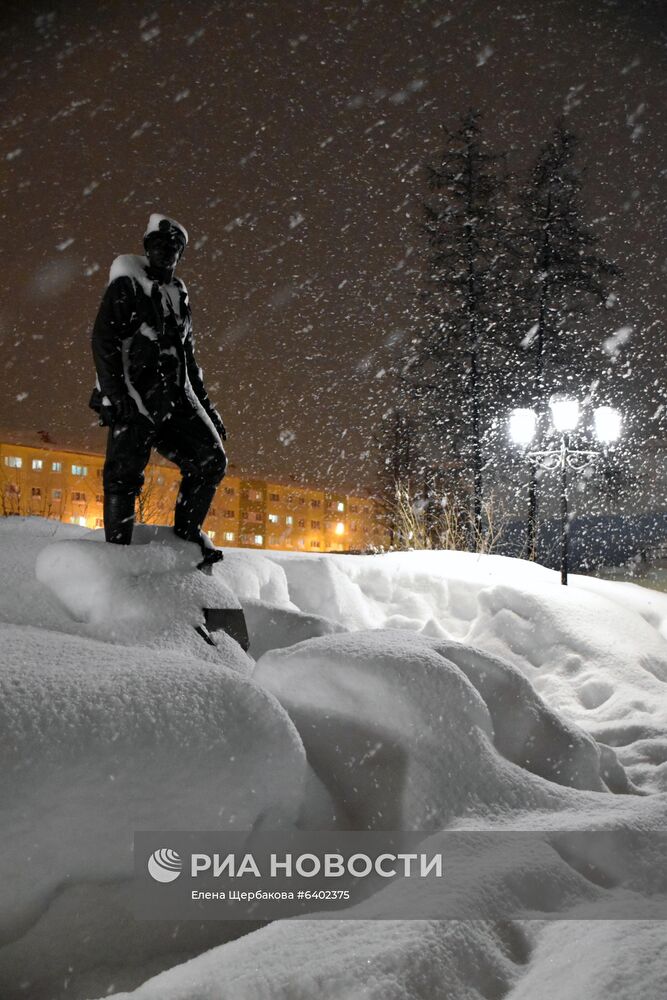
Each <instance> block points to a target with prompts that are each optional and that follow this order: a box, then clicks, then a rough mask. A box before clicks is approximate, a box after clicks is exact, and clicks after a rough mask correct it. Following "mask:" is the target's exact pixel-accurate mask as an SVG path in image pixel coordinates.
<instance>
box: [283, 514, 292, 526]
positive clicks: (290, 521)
mask: <svg viewBox="0 0 667 1000" xmlns="http://www.w3.org/2000/svg"><path fill="white" fill-rule="evenodd" d="M285 524H294V518H293V517H292V515H291V514H288V515H287V517H286V518H285Z"/></svg>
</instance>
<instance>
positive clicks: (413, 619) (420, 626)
mask: <svg viewBox="0 0 667 1000" xmlns="http://www.w3.org/2000/svg"><path fill="white" fill-rule="evenodd" d="M269 558H271V559H272V560H273V561H276V562H277V563H278V564H279V565H280V566H281V567H282V568H283V569H284V571H285V575H286V577H287V582H288V587H289V594H290V598H291V599H292V601H294V603H295V604H297V605H298V607H299V608H300V609H301V611H304V612H306V613H309V614H323V615H326V616H328V617H330V618H333V619H334V620H336V621H339V622H341V623H342V624H345V625H346V627H348V628H354V629H363V628H396V629H402V630H408V631H411V632H416V633H420V634H421V635H425V636H430V637H433V638H441V639H444V640H457V641H460V642H462V643H464V644H466V645H471V646H475V647H477V648H478V649H481V650H484V651H486V652H487V653H489V654H491V655H493V656H496V657H497V658H499V659H500V660H503V661H505V662H508V663H511V664H513V665H514V666H515V667H517V668H518V669H519V670H520V671H521V672H522V673H523V674H525V676H526V677H527V678H528V679H529V680H530V682H531V684H532V685H533V687H534V688H535V689H536V691H537V692H538V693H539V694H540V695H541V696H542V698H543V699H544V701H545V702H546V703H547V704H549V705H550V706H551V707H552V708H553V709H554V710H555V711H556V712H557V713H558V714H559V715H560V716H561V717H563V716H565V717H566V718H568V719H570V720H571V721H573V722H575V723H576V724H577V725H579V726H580V727H581V728H582V729H585V730H586V731H587V732H589V733H590V734H591V735H593V736H594V737H595V739H596V740H598V741H599V742H600V743H601V744H605V745H610V746H612V747H614V748H616V752H617V755H618V758H619V759H620V761H621V763H622V764H623V765H624V767H625V768H626V770H627V772H628V774H629V775H630V777H631V779H632V780H633V781H634V782H635V783H636V784H637V785H639V786H641V787H644V788H646V789H649V790H653V789H656V790H660V789H663V790H665V791H667V743H665V740H664V735H665V733H667V640H666V636H667V597H666V596H665V595H663V594H656V593H654V592H652V591H650V590H647V589H645V588H640V587H637V586H634V585H632V584H617V583H610V582H608V581H605V580H595V579H593V578H590V577H577V576H573V577H571V578H570V586H568V587H563V586H561V584H560V578H559V574H557V573H554V572H553V571H552V570H548V569H545V568H544V567H543V566H539V565H537V564H536V563H531V562H526V561H525V560H520V559H509V558H506V557H503V556H488V555H477V554H475V553H468V552H447V551H433V552H394V553H387V554H385V555H378V556H335V555H329V556H318V555H308V556H299V555H291V554H287V553H271V554H270V556H269ZM611 766H612V768H613V766H614V765H613V759H612V760H611Z"/></svg>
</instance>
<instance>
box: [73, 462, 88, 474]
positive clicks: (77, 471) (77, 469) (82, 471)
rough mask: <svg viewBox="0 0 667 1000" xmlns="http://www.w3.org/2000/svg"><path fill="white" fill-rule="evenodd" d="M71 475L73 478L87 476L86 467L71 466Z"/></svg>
mask: <svg viewBox="0 0 667 1000" xmlns="http://www.w3.org/2000/svg"><path fill="white" fill-rule="evenodd" d="M72 475H73V476H87V475H88V466H87V465H73V466H72Z"/></svg>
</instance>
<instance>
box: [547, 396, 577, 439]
mask: <svg viewBox="0 0 667 1000" xmlns="http://www.w3.org/2000/svg"><path fill="white" fill-rule="evenodd" d="M549 406H550V408H551V418H552V420H553V422H554V427H555V428H556V430H557V431H560V433H561V434H567V433H568V431H573V430H574V429H575V427H576V426H577V424H578V423H579V402H578V400H576V399H571V398H570V397H569V396H552V397H551V399H550V400H549Z"/></svg>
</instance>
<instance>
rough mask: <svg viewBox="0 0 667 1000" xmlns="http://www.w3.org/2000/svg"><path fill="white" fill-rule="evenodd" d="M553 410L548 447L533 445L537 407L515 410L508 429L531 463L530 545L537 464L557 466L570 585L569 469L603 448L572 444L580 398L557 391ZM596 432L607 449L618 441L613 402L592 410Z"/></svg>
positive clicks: (563, 567)
mask: <svg viewBox="0 0 667 1000" xmlns="http://www.w3.org/2000/svg"><path fill="white" fill-rule="evenodd" d="M549 409H550V411H551V443H550V445H549V447H547V448H545V449H534V448H531V447H530V446H531V444H532V443H533V441H534V440H535V437H536V435H537V431H538V423H539V415H538V414H537V413H536V412H535V410H531V409H527V408H524V409H516V410H512V412H511V414H510V418H509V432H510V437H511V438H512V441H513V442H514V444H515V445H516V446H517V447H519V448H521V449H522V450H523V452H524V456H525V458H526V461H527V462H528V463H529V467H530V472H531V475H530V483H531V491H530V496H529V509H528V537H529V547H530V548H531V551H534V548H535V545H536V540H537V496H536V493H535V472H536V470H537V469H538V468H540V469H544V470H545V471H546V472H555V471H556V470H558V472H559V477H560V581H561V583H562V584H563V585H567V575H568V569H569V567H568V558H569V535H570V524H569V511H568V492H567V489H568V471H572V472H583V471H584V469H587V468H588V467H589V466H590V465H592V464H593V463H594V462H595V461H596V460H597V459H598V458H599V457H600V454H601V451H600V448H598V449H592V448H577V447H574V448H573V447H572V443H571V442H572V437H571V436H572V434H573V433H574V431H575V430H576V429H577V425H578V424H579V419H580V406H579V401H578V400H576V399H572V398H571V397H569V396H564V395H555V396H552V397H551V399H550V400H549ZM593 418H594V427H595V435H596V438H597V440H598V442H599V444H600V445H601V446H602V449H605V448H606V447H607V446H608V445H610V444H613V442H615V441H617V440H618V438H619V437H620V434H621V415H620V413H619V412H618V410H615V409H614V408H613V407H611V406H598V407H596V408H595V410H594V412H593Z"/></svg>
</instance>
